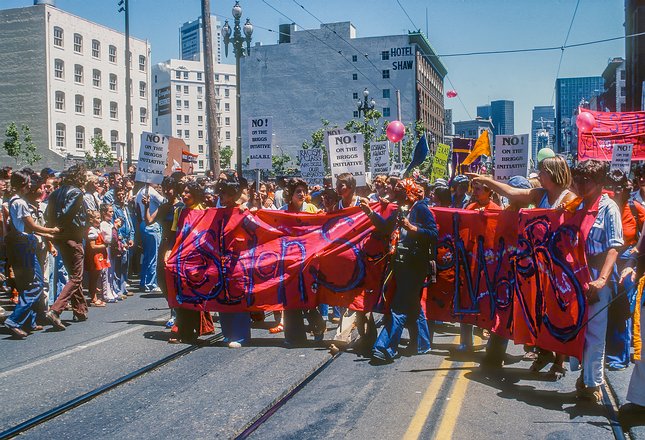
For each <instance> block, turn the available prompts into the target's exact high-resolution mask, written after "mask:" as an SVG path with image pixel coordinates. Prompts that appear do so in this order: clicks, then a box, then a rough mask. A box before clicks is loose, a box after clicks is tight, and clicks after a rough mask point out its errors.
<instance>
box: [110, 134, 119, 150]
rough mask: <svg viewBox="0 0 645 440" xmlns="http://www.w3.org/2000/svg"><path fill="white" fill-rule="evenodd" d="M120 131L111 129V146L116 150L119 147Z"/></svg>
mask: <svg viewBox="0 0 645 440" xmlns="http://www.w3.org/2000/svg"><path fill="white" fill-rule="evenodd" d="M118 143H119V132H118V131H116V130H112V131H110V146H111V147H112V151H114V152H116V149H117V148H118V147H119V145H118Z"/></svg>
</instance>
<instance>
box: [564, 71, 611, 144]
mask: <svg viewBox="0 0 645 440" xmlns="http://www.w3.org/2000/svg"><path fill="white" fill-rule="evenodd" d="M604 89H605V80H604V79H603V77H602V76H586V77H580V78H558V79H557V80H556V81H555V126H556V133H555V135H556V147H557V150H558V152H561V153H565V154H572V155H574V156H575V155H576V154H577V146H576V145H573V139H574V130H576V127H575V126H574V125H573V117H574V113H575V112H576V110H577V109H578V106H579V105H580V103H581V101H582V100H586V101H589V100H590V99H591V98H592V97H594V96H597V95H600V94H601V93H602V92H603V90H604Z"/></svg>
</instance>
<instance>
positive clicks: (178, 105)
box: [176, 99, 181, 110]
mask: <svg viewBox="0 0 645 440" xmlns="http://www.w3.org/2000/svg"><path fill="white" fill-rule="evenodd" d="M176 104H177V110H181V99H178V100H177V102H176Z"/></svg>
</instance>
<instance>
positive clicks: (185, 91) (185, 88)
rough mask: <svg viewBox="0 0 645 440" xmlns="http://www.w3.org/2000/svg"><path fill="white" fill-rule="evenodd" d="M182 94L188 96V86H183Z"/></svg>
mask: <svg viewBox="0 0 645 440" xmlns="http://www.w3.org/2000/svg"><path fill="white" fill-rule="evenodd" d="M184 94H186V95H188V86H184Z"/></svg>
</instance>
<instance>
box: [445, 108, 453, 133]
mask: <svg viewBox="0 0 645 440" xmlns="http://www.w3.org/2000/svg"><path fill="white" fill-rule="evenodd" d="M443 114H444V127H443V135H444V136H452V133H453V130H452V109H451V108H447V109H445V110H444V112H443Z"/></svg>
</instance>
